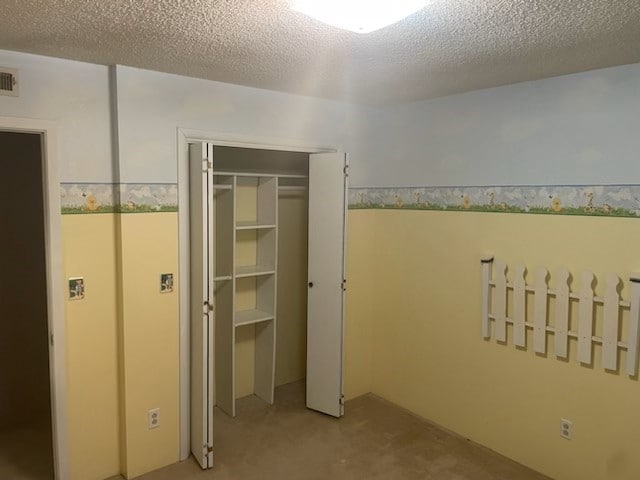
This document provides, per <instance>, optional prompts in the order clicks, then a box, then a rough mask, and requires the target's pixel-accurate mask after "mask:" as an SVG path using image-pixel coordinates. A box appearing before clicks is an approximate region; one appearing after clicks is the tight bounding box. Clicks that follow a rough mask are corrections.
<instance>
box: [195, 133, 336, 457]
mask: <svg viewBox="0 0 640 480" xmlns="http://www.w3.org/2000/svg"><path fill="white" fill-rule="evenodd" d="M213 160H214V158H213V145H212V144H207V143H202V144H193V145H190V147H189V196H190V212H189V222H190V257H191V259H190V316H191V320H190V336H191V342H190V350H191V355H190V360H191V389H190V397H191V402H190V408H191V415H190V431H191V439H190V441H191V452H192V453H193V456H194V457H195V459H196V460H197V462H198V463H199V464H200V466H201V467H202V468H212V467H213V407H214V405H215V396H214V395H215V392H214V380H215V379H214V372H215V369H214V354H215V352H214V348H215V343H214V340H215V339H214V325H215V321H216V319H215V311H214V308H213V305H215V301H214V281H213V279H214V276H215V272H214V255H215V250H214V248H213V244H214V243H215V233H216V232H215V230H214V228H215V225H216V218H215V215H216V213H215V212H216V208H215V207H214V200H213V192H214V185H213V176H214V174H215V172H216V169H215V165H214V164H213ZM346 169H347V158H346V154H344V153H331V154H312V155H310V156H309V216H308V219H309V239H308V248H309V259H308V262H309V265H308V271H309V289H308V292H309V294H308V316H307V380H306V382H307V407H308V408H310V409H313V410H317V411H319V412H322V413H326V414H328V415H333V416H335V417H340V416H342V414H343V412H344V407H343V399H344V395H343V372H342V370H343V358H344V352H343V333H344V327H343V318H344V287H345V276H344V275H345V263H344V262H345V232H346V228H345V227H346V205H347V203H346V191H347V190H346V189H347V173H346Z"/></svg>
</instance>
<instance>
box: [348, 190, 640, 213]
mask: <svg viewBox="0 0 640 480" xmlns="http://www.w3.org/2000/svg"><path fill="white" fill-rule="evenodd" d="M349 208H350V209H354V210H356V209H406V210H453V211H463V212H464V211H468V212H503V213H538V214H540V213H543V214H555V215H591V216H607V217H634V218H635V217H640V185H572V186H569V185H557V186H555V185H554V186H544V185H541V186H529V185H525V186H486V187H405V188H402V187H400V188H394V187H365V188H360V187H358V188H350V189H349Z"/></svg>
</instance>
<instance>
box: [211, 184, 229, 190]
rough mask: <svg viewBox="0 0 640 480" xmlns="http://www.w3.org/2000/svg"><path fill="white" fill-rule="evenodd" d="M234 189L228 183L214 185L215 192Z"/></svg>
mask: <svg viewBox="0 0 640 480" xmlns="http://www.w3.org/2000/svg"><path fill="white" fill-rule="evenodd" d="M232 188H233V186H232V185H229V184H227V183H214V184H213V189H214V190H231V189H232Z"/></svg>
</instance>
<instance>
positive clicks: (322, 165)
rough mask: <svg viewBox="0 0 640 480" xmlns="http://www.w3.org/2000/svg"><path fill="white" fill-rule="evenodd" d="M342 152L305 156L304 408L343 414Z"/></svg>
mask: <svg viewBox="0 0 640 480" xmlns="http://www.w3.org/2000/svg"><path fill="white" fill-rule="evenodd" d="M346 166H347V159H346V155H345V154H344V153H327V154H313V155H310V156H309V247H308V248H309V284H308V286H309V294H308V313H307V315H308V316H307V407H308V408H311V409H313V410H317V411H319V412H323V413H326V414H328V415H332V416H335V417H340V416H341V415H342V414H343V356H344V355H343V336H344V328H343V316H344V278H345V277H344V245H345V222H346V215H345V213H346V210H345V209H346V174H345V170H346Z"/></svg>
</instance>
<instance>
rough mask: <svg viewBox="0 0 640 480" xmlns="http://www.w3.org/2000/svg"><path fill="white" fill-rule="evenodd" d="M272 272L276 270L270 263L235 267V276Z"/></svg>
mask: <svg viewBox="0 0 640 480" xmlns="http://www.w3.org/2000/svg"><path fill="white" fill-rule="evenodd" d="M274 273H276V271H275V269H274V268H273V266H272V265H248V266H244V267H236V278H245V277H257V276H260V275H273V274H274Z"/></svg>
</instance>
